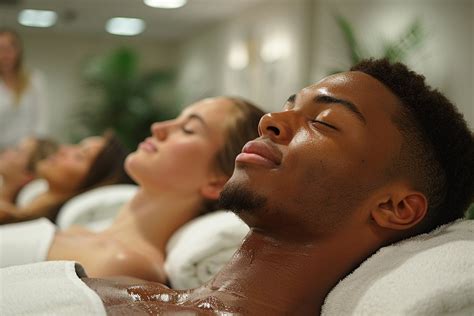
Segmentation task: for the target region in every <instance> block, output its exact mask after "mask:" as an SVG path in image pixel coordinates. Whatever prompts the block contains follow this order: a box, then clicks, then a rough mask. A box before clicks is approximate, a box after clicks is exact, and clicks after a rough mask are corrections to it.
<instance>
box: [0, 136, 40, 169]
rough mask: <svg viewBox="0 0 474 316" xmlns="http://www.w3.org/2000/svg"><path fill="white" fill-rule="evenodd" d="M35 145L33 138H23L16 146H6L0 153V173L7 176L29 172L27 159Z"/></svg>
mask: <svg viewBox="0 0 474 316" xmlns="http://www.w3.org/2000/svg"><path fill="white" fill-rule="evenodd" d="M36 146H37V142H36V140H35V139H34V138H31V137H27V138H24V139H23V140H22V141H21V142H20V143H19V144H18V145H17V146H15V147H11V148H7V149H6V150H4V151H3V152H2V153H1V154H0V175H3V176H5V177H7V178H12V177H21V176H23V175H25V174H29V172H28V171H27V170H26V169H27V165H28V161H29V160H30V158H31V155H32V154H33V151H34V150H35V148H36Z"/></svg>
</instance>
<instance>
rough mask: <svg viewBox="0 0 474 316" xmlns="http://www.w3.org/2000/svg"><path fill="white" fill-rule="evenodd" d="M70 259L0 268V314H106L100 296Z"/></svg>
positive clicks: (81, 269)
mask: <svg viewBox="0 0 474 316" xmlns="http://www.w3.org/2000/svg"><path fill="white" fill-rule="evenodd" d="M85 276H86V274H85V272H84V269H83V268H82V267H81V266H80V265H79V264H77V263H74V262H73V261H49V262H40V263H34V264H27V265H21V266H14V267H9V268H3V269H0V284H1V293H0V313H1V315H4V316H6V315H81V316H82V315H106V313H105V308H104V306H103V304H102V301H101V299H100V297H99V296H98V295H97V294H96V293H95V292H94V291H93V290H92V289H90V288H89V287H88V286H87V285H86V284H85V283H84V282H82V281H81V279H80V277H85Z"/></svg>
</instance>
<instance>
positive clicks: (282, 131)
mask: <svg viewBox="0 0 474 316" xmlns="http://www.w3.org/2000/svg"><path fill="white" fill-rule="evenodd" d="M292 120H293V117H292V114H291V113H290V111H285V112H276V113H267V114H265V115H264V116H262V118H261V119H260V123H259V124H258V134H259V135H260V136H267V137H269V138H270V139H272V140H273V141H275V142H280V143H287V142H289V141H291V139H292V138H293V132H292V128H291V123H292V122H291V121H292Z"/></svg>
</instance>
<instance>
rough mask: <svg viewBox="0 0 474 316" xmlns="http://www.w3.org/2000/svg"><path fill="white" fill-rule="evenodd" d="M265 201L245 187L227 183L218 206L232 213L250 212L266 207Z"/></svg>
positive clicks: (262, 197)
mask: <svg viewBox="0 0 474 316" xmlns="http://www.w3.org/2000/svg"><path fill="white" fill-rule="evenodd" d="M266 203H267V199H266V198H265V197H264V196H261V195H258V194H256V193H255V192H252V191H250V190H249V189H248V188H246V187H245V186H243V185H241V184H238V183H232V182H228V183H227V184H226V185H225V186H224V189H223V190H222V192H221V194H220V197H219V206H220V207H221V208H223V209H228V210H231V211H232V212H234V213H241V212H244V211H251V210H254V209H258V208H262V207H264V206H265V205H266Z"/></svg>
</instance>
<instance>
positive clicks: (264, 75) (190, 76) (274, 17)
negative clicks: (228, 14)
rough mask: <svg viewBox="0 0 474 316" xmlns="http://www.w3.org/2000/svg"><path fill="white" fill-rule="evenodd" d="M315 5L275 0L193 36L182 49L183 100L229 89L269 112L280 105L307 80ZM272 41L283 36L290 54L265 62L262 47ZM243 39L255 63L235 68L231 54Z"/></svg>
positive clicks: (180, 85)
mask: <svg viewBox="0 0 474 316" xmlns="http://www.w3.org/2000/svg"><path fill="white" fill-rule="evenodd" d="M311 8H312V3H311V1H308V0H292V1H289V0H270V1H268V2H267V3H264V4H262V5H259V6H257V7H256V8H252V9H251V10H249V11H246V12H244V13H242V14H241V15H239V16H237V17H235V18H234V19H231V20H228V21H225V22H222V23H220V24H218V25H215V26H213V27H212V28H211V29H208V30H206V31H205V32H202V33H200V34H195V35H194V36H193V37H191V38H189V40H188V41H186V42H184V43H183V45H182V46H181V49H180V50H181V53H182V54H181V67H180V71H179V78H180V80H179V87H178V88H179V90H180V92H181V96H182V104H183V105H186V104H189V103H190V102H193V101H195V100H197V99H200V98H202V97H206V96H212V95H220V94H225V95H238V96H242V97H245V98H247V99H249V100H251V101H254V102H256V103H257V104H258V105H260V106H261V107H263V108H265V109H267V110H269V111H270V110H278V109H280V108H281V107H282V105H283V103H284V101H286V99H287V98H288V96H289V95H290V94H292V93H295V92H296V91H298V90H299V89H300V88H301V87H302V86H304V85H305V84H306V82H307V78H308V77H307V74H308V72H307V70H306V67H307V66H308V64H309V63H310V54H309V51H310V46H309V43H310V38H309V37H308V36H309V35H310V34H311V30H310V29H311V23H310V21H311V12H312V9H311ZM268 40H277V41H280V45H283V46H284V47H283V48H282V50H285V52H286V55H285V56H284V57H282V58H281V59H280V60H277V61H275V62H272V63H268V62H264V61H263V60H262V57H261V56H260V50H261V49H262V47H263V46H264V45H265V43H266V42H267V41H268ZM239 43H244V45H245V46H246V47H247V48H248V53H249V64H248V66H247V67H246V68H245V69H241V70H235V69H231V67H230V66H229V65H228V59H229V54H231V50H232V49H233V47H234V45H238V44H239Z"/></svg>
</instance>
